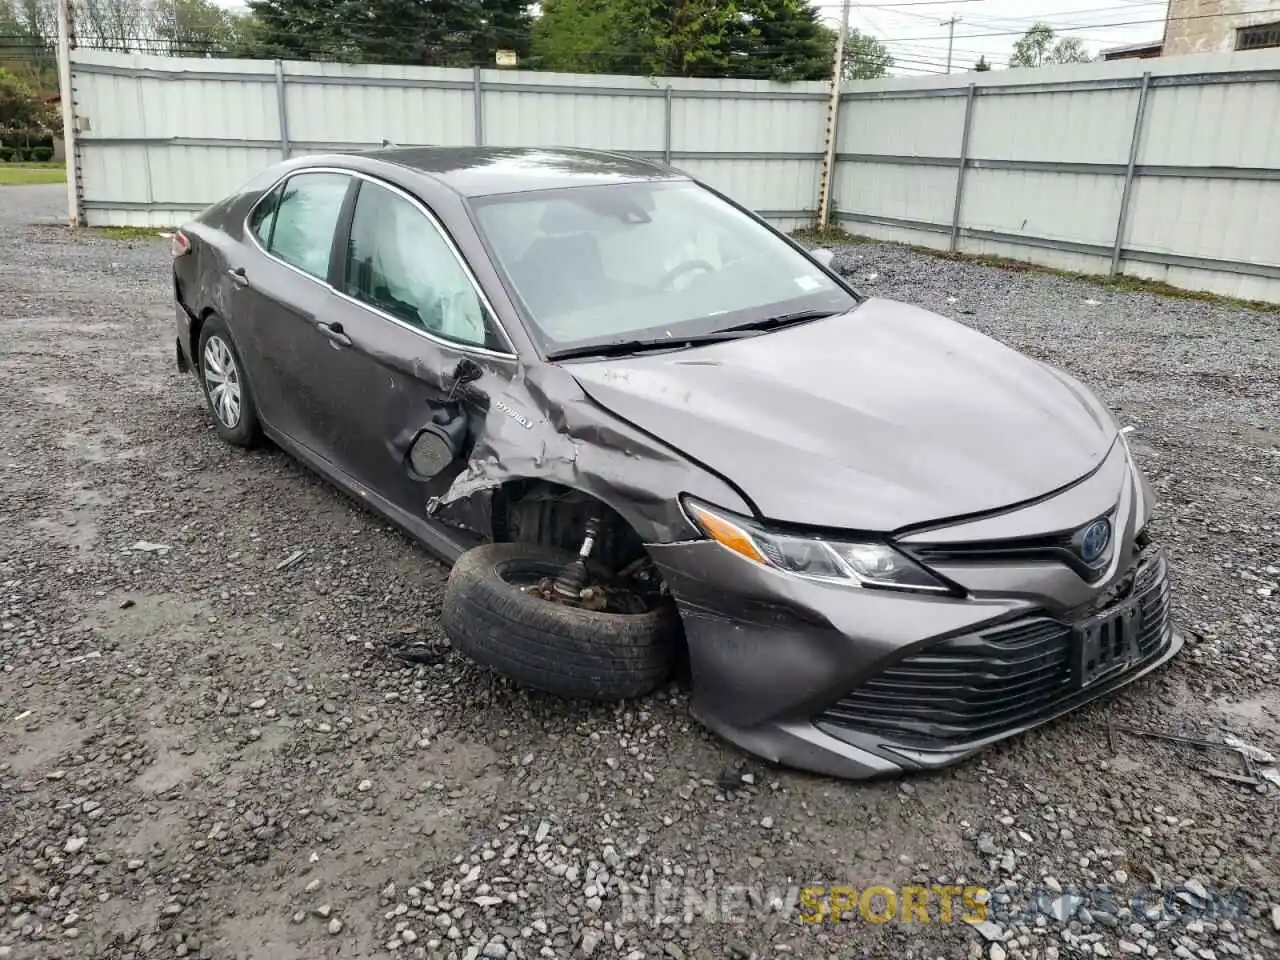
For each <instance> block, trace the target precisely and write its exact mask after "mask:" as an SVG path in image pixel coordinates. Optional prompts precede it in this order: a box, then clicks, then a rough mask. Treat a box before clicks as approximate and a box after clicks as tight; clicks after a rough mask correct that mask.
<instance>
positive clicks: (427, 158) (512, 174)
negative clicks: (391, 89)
mask: <svg viewBox="0 0 1280 960" xmlns="http://www.w3.org/2000/svg"><path fill="white" fill-rule="evenodd" d="M363 156H364V157H366V158H368V159H370V160H376V161H383V162H386V163H394V164H398V165H399V166H402V167H408V168H409V169H411V170H415V171H417V172H418V173H422V174H425V175H426V176H428V177H430V178H431V179H433V180H436V181H438V182H440V183H442V184H444V185H445V186H446V187H448V188H450V189H451V190H454V191H455V192H457V193H459V194H461V195H462V196H464V197H483V196H490V195H493V194H501V193H523V192H526V191H529V190H549V189H560V188H564V187H579V186H589V185H593V184H608V183H633V182H638V181H645V180H677V179H688V178H687V177H685V176H684V175H683V174H680V173H677V172H676V171H674V170H670V169H668V168H666V167H663V166H660V165H659V164H657V163H652V162H650V161H647V160H639V159H636V158H635V157H630V156H627V155H626V154H621V153H607V152H605V151H602V150H582V149H573V148H563V147H392V148H389V149H383V150H377V151H371V152H369V153H365V154H363Z"/></svg>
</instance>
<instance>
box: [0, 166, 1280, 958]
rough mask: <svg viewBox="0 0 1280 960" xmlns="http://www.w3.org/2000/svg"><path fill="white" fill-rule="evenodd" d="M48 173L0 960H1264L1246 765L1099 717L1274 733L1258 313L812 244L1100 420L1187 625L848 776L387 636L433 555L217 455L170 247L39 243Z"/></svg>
mask: <svg viewBox="0 0 1280 960" xmlns="http://www.w3.org/2000/svg"><path fill="white" fill-rule="evenodd" d="M61 196H62V194H61V190H60V188H9V189H4V190H0V251H2V252H0V410H3V416H0V960H3V958H21V960H26V958H36V957H39V958H50V960H56V958H64V957H101V958H119V960H124V958H151V957H166V958H167V957H193V958H249V957H253V958H264V960H292V958H299V960H302V958H306V960H314V958H327V957H344V958H352V957H413V958H425V957H455V958H463V957H465V958H477V957H486V958H503V957H507V958H527V957H581V956H587V957H598V958H636V960H639V958H649V957H654V958H657V957H665V958H672V960H681V958H695V957H697V958H701V957H713V958H718V957H735V958H750V957H758V958H764V957H778V956H796V957H805V958H810V957H818V958H824V957H833V958H836V957H840V958H843V957H861V956H866V957H891V958H911V957H920V958H925V957H929V958H934V957H948V958H950V957H963V958H975V960H976V958H990V960H1001V958H1043V960H1065V958H1079V957H1125V956H1133V957H1165V958H1168V957H1178V958H1182V960H1215V958H1229V957H1241V958H1255V960H1268V958H1275V957H1277V956H1280V840H1278V838H1277V823H1278V822H1280V818H1278V816H1277V812H1278V809H1280V787H1275V786H1269V785H1265V784H1264V786H1263V787H1262V788H1260V789H1259V788H1254V787H1252V786H1248V785H1244V784H1240V783H1236V782H1232V781H1229V780H1223V779H1220V778H1217V777H1215V776H1212V775H1210V774H1209V770H1210V769H1212V768H1214V767H1224V768H1227V769H1229V770H1236V769H1239V768H1238V767H1234V766H1230V765H1231V764H1232V763H1233V761H1235V760H1238V757H1232V756H1226V757H1218V756H1210V755H1207V754H1201V753H1198V752H1197V751H1195V750H1194V749H1192V748H1188V747H1185V746H1182V745H1178V744H1174V743H1169V742H1164V741H1159V740H1148V739H1142V738H1139V737H1136V736H1134V735H1133V734H1131V733H1128V732H1125V731H1124V730H1121V729H1118V728H1121V727H1123V728H1143V729H1155V730H1162V731H1170V732H1174V733H1179V734H1185V735H1188V736H1192V737H1200V738H1204V739H1218V738H1220V737H1222V736H1223V735H1227V734H1230V735H1234V736H1236V737H1238V738H1239V739H1240V741H1242V742H1244V743H1247V744H1250V745H1253V746H1255V747H1256V748H1258V749H1261V750H1266V751H1270V752H1271V753H1272V754H1275V753H1277V752H1280V716H1278V714H1280V693H1278V691H1280V663H1278V662H1277V618H1276V612H1277V602H1278V600H1277V581H1280V534H1278V527H1277V515H1278V514H1280V490H1278V487H1277V481H1278V480H1280V470H1278V469H1277V468H1278V467H1280V459H1278V457H1280V449H1278V444H1277V436H1278V434H1277V429H1278V428H1280V418H1278V415H1277V411H1278V410H1280V347H1278V346H1277V337H1276V331H1277V325H1278V324H1280V318H1278V317H1277V316H1276V315H1267V314H1259V313H1254V312H1250V311H1248V310H1245V309H1239V308H1235V307H1232V306H1225V305H1219V304H1209V303H1201V302H1196V301H1190V300H1181V299H1166V298H1160V297H1156V296H1152V295H1147V294H1136V293H1119V292H1115V291H1112V290H1108V289H1104V288H1102V287H1099V286H1096V285H1093V284H1089V283H1086V282H1081V281H1076V280H1070V279H1064V278H1057V277H1049V276H1044V275H1041V274H1037V273H1032V272H1018V271H1007V270H1002V269H995V268H989V267H984V266H975V265H972V264H962V263H955V262H949V261H944V260H939V259H934V258H930V257H927V256H923V255H920V254H917V253H913V252H910V251H907V250H904V249H901V248H896V247H891V246H884V245H865V246H851V247H848V248H842V249H840V250H839V251H838V261H837V262H838V263H839V264H840V265H841V266H842V268H844V269H846V270H847V271H848V272H849V273H850V275H851V276H852V277H853V278H854V279H855V280H856V281H857V282H858V283H859V285H860V286H862V287H863V288H864V289H865V290H867V291H868V292H870V293H873V294H876V295H883V296H890V297H896V298H900V299H905V300H909V301H912V302H915V303H918V304H921V305H923V306H925V307H928V308H931V309H934V310H937V311H939V312H942V313H945V314H948V315H951V316H954V317H956V318H957V319H959V320H960V321H962V322H964V323H968V324H972V325H973V326H975V327H978V328H980V329H982V330H984V331H986V332H988V333H991V334H994V335H995V336H997V337H999V338H1001V339H1002V340H1004V341H1006V342H1007V343H1010V344H1011V345H1013V346H1015V347H1017V348H1020V349H1023V350H1025V351H1027V352H1029V353H1031V354H1033V355H1035V356H1037V357H1041V358H1043V359H1046V360H1049V361H1051V362H1053V363H1056V364H1060V365H1061V366H1063V367H1065V368H1066V369H1068V370H1069V371H1071V372H1072V373H1073V374H1075V375H1077V376H1079V377H1081V378H1082V379H1084V380H1085V381H1086V382H1088V383H1089V384H1091V385H1092V386H1093V387H1095V388H1096V389H1098V390H1099V391H1100V393H1101V394H1102V396H1103V397H1104V398H1105V399H1106V400H1107V401H1108V402H1110V403H1111V404H1113V405H1114V407H1115V408H1116V409H1117V410H1118V411H1120V412H1121V414H1122V416H1123V418H1124V420H1125V421H1126V422H1128V423H1131V424H1133V425H1134V426H1135V427H1136V432H1135V434H1134V439H1135V441H1136V445H1137V450H1138V452H1139V454H1140V456H1141V458H1142V460H1143V461H1144V462H1145V465H1146V467H1147V469H1148V471H1149V473H1150V477H1151V480H1152V483H1153V486H1154V487H1155V489H1156V491H1157V492H1158V494H1159V498H1160V501H1161V508H1160V514H1159V518H1158V520H1157V521H1156V523H1155V527H1154V532H1155V535H1156V536H1157V538H1158V539H1160V540H1162V541H1163V542H1164V543H1165V544H1166V545H1167V547H1168V550H1169V552H1170V556H1171V560H1172V567H1173V576H1174V585H1175V599H1174V605H1175V608H1176V612H1177V617H1178V622H1179V625H1180V626H1181V628H1182V629H1183V630H1184V631H1185V632H1186V634H1187V638H1188V647H1187V649H1186V651H1185V653H1184V654H1183V655H1182V656H1181V657H1179V658H1178V659H1177V660H1176V661H1175V662H1174V663H1173V664H1172V665H1171V666H1170V667H1169V668H1168V669H1166V670H1164V671H1162V672H1161V673H1159V674H1158V675H1156V676H1154V677H1152V678H1150V679H1148V680H1146V681H1144V682H1142V683H1140V684H1138V685H1137V686H1135V687H1131V688H1129V689H1127V690H1126V691H1124V692H1122V693H1121V694H1119V695H1116V696H1113V697H1111V698H1109V699H1108V700H1106V701H1105V703H1103V704H1100V705H1094V706H1092V707H1090V708H1087V709H1085V710H1083V711H1081V712H1079V713H1077V714H1075V715H1073V716H1071V717H1069V718H1066V719H1064V720H1062V721H1059V722H1057V723H1054V724H1052V725H1051V726H1049V727H1048V728H1044V729H1041V730H1038V731H1035V732H1033V733H1030V734H1028V735H1025V736H1022V737H1019V738H1017V739H1016V740H1014V741H1013V742H1011V743H1007V744H1004V745H1002V746H999V747H997V748H995V749H992V750H990V751H988V752H987V753H985V754H983V755H981V756H980V757H978V758H976V759H974V760H971V761H970V762H967V763H965V764H963V765H961V766H959V767H957V768H954V769H952V770H949V771H946V772H943V773H940V774H936V775H930V776H923V777H914V778H910V779H907V780H903V781H900V782H893V781H890V782H878V783H871V784H867V783H842V782H838V781H834V780H830V779H825V778H820V777H813V776H806V775H802V774H797V773H794V772H791V771H787V770H782V769H777V768H774V767H772V766H770V765H767V764H764V763H761V762H759V761H757V760H755V759H753V758H751V757H747V756H745V755H743V754H741V753H739V752H737V751H735V750H734V749H732V748H731V747H729V746H727V745H725V744H724V743H722V742H721V741H719V740H717V739H715V738H714V737H712V736H710V735H708V734H707V733H705V732H704V731H702V730H701V728H699V727H698V726H697V725H696V724H695V723H694V722H693V721H692V719H691V718H690V716H689V713H688V693H687V691H686V690H684V689H682V688H680V687H679V686H676V685H673V686H672V687H670V688H669V689H666V690H663V691H662V692H660V693H659V694H657V695H655V696H653V697H651V698H649V699H646V700H644V701H642V702H639V703H633V704H628V705H625V706H620V707H614V708H608V707H599V706H582V705H578V704H570V703H563V702H558V701H555V700H552V699H549V698H546V697H541V696H536V695H533V694H529V693H526V692H523V691H521V690H518V689H516V688H515V687H513V686H512V685H510V684H508V683H506V682H505V681H502V680H500V679H497V678H495V677H493V676H491V675H489V674H487V673H485V672H484V671H482V670H480V669H478V668H475V667H473V666H471V665H470V664H468V663H467V662H465V661H463V660H462V659H461V658H460V657H458V656H457V655H454V654H448V653H447V654H446V655H445V656H443V657H441V658H438V662H434V663H412V662H405V661H404V660H403V659H400V658H398V657H396V656H395V655H394V654H395V652H396V651H397V650H398V649H400V648H401V647H402V646H403V644H405V643H406V642H422V643H425V644H428V645H431V646H440V645H443V644H444V642H445V641H444V638H443V637H442V636H440V633H439V628H438V626H437V617H438V613H439V604H440V591H441V587H442V585H443V583H444V581H445V577H446V575H447V574H446V571H445V570H444V569H443V568H442V567H441V566H439V565H438V564H436V563H435V562H434V561H433V560H431V559H430V558H429V557H428V556H426V555H425V554H424V553H423V552H422V551H420V550H419V549H417V548H416V547H415V546H413V545H412V544H411V543H410V542H409V541H408V540H407V539H406V538H404V537H403V536H401V535H400V534H399V533H397V532H396V531H394V530H392V529H390V528H389V527H388V526H387V525H386V524H385V523H384V522H382V521H380V520H378V519H376V518H375V517H372V516H370V515H369V514H367V513H365V512H363V511H362V510H361V509H360V508H359V507H358V506H357V505H355V504H354V503H352V502H351V501H349V500H347V499H346V498H344V497H343V496H342V495H340V494H338V493H336V492H335V491H334V490H333V489H331V488H330V487H329V486H327V485H326V484H325V483H323V482H322V481H320V480H319V479H317V478H316V477H315V476H313V475H312V474H310V473H308V472H307V471H306V470H305V469H303V468H302V467H300V466H298V465H297V464H295V463H294V462H292V461H291V460H289V459H288V458H287V457H285V456H284V455H282V454H281V453H279V452H278V451H273V450H270V449H268V450H264V451H259V452H253V453H245V452H242V451H239V450H235V449H231V448H229V447H227V446H224V445H223V444H221V443H220V442H219V441H218V440H217V438H216V437H215V435H214V433H213V431H212V429H211V427H210V422H209V418H208V416H207V415H206V413H205V411H204V409H203V408H202V406H201V403H200V401H199V397H198V394H197V391H196V387H195V384H194V382H193V381H192V380H191V378H190V377H188V376H181V375H179V374H178V373H177V372H176V370H175V369H174V362H173V340H172V333H171V326H170V325H171V314H172V307H171V301H170V296H169V284H168V279H167V276H168V274H167V270H168V264H167V246H166V243H165V241H164V240H162V239H159V238H156V239H149V238H148V239H142V240H136V241H124V240H118V239H109V238H105V237H98V236H81V235H76V234H73V233H72V232H71V231H69V230H67V229H66V228H65V227H62V226H59V225H58V224H57V222H56V221H57V216H58V209H59V207H58V205H59V202H60V199H61ZM903 389H904V390H909V389H910V384H903ZM797 415H802V414H801V413H800V412H797ZM1011 442H1012V441H1011ZM295 555H297V556H295ZM290 558H293V562H292V563H284V561H286V560H289V559H290ZM428 659H431V658H428ZM1108 722H1110V723H1111V724H1112V725H1113V729H1112V731H1111V733H1110V734H1108V730H1107V724H1108ZM1255 768H1256V769H1265V768H1266V763H1265V760H1263V759H1262V758H1261V757H1259V759H1258V760H1257V761H1256V764H1255ZM815 884H827V885H851V886H855V887H857V888H859V889H860V890H861V889H863V888H866V887H869V886H875V885H879V886H888V887H890V888H894V889H897V890H898V891H901V888H902V887H903V886H906V885H922V886H926V887H930V886H934V885H954V886H956V887H961V888H963V887H966V886H978V887H982V888H984V889H985V890H986V891H987V892H986V893H979V894H978V895H977V896H976V897H975V901H977V902H978V903H979V904H980V903H981V901H986V913H987V917H986V920H985V922H982V923H980V924H977V925H970V924H966V923H961V922H957V920H958V914H959V907H958V906H957V914H956V916H953V917H952V922H949V923H948V922H940V921H941V914H940V913H939V910H938V908H937V905H936V901H935V903H934V905H933V906H931V907H930V916H931V919H932V920H933V921H934V922H931V923H927V924H925V923H919V922H909V923H902V922H889V923H874V922H869V921H868V920H867V919H863V918H860V917H858V916H857V914H856V913H855V914H854V915H853V917H852V919H850V920H848V921H846V922H844V923H841V924H834V923H822V924H818V925H812V924H806V923H803V922H801V921H800V918H799V915H800V913H801V912H802V910H803V907H797V906H796V903H795V896H796V888H797V887H800V886H809V885H815ZM637 891H639V892H637ZM644 891H647V892H648V897H647V899H646V898H645V897H644V896H642V892H644ZM664 891H665V892H666V893H667V894H669V895H670V896H669V899H668V900H666V901H665V902H662V903H658V904H657V905H656V906H655V895H656V894H658V893H663V892H664ZM690 892H694V893H701V895H702V897H704V898H705V897H706V896H707V894H708V893H711V894H712V896H711V898H710V899H709V900H708V899H699V898H696V897H689V898H687V899H686V894H688V893H690ZM856 896H857V895H856V894H855V898H856ZM878 897H879V895H877V899H874V900H873V901H871V906H872V911H873V912H874V911H879V913H878V915H879V916H883V914H884V912H886V911H885V910H884V907H885V905H884V904H883V902H882V900H881V899H879V898H878ZM957 903H958V901H957ZM645 906H647V907H648V910H647V912H646V911H644V910H643V909H642V908H643V907H645ZM708 914H710V915H708ZM908 916H909V917H910V914H908Z"/></svg>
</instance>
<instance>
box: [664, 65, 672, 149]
mask: <svg viewBox="0 0 1280 960" xmlns="http://www.w3.org/2000/svg"><path fill="white" fill-rule="evenodd" d="M671 100H672V93H671V84H669V83H668V84H667V92H666V106H665V107H664V113H663V116H662V162H663V163H665V164H666V165H667V166H668V167H669V166H671Z"/></svg>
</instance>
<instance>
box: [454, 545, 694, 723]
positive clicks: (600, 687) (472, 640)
mask: <svg viewBox="0 0 1280 960" xmlns="http://www.w3.org/2000/svg"><path fill="white" fill-rule="evenodd" d="M573 559H574V555H573V554H571V553H568V552H566V551H563V550H556V549H553V548H550V547H543V546H538V545H535V544H525V543H493V544H486V545H485V546H482V547H476V548H475V549H473V550H470V551H468V552H467V553H465V554H463V555H462V556H461V557H460V558H459V559H458V562H457V563H456V564H455V565H454V567H453V572H452V573H451V574H450V575H449V584H448V587H447V588H446V589H445V596H444V610H443V618H442V620H443V626H444V631H445V633H446V634H448V636H449V639H450V640H451V641H452V642H453V645H454V646H455V647H457V648H458V650H460V651H461V652H462V653H464V654H466V655H467V656H468V657H470V658H471V659H472V660H475V661H476V662H477V663H480V664H483V665H484V666H487V667H490V668H491V669H493V670H495V671H497V672H498V673H501V674H502V675H504V676H506V677H509V678H510V679H512V680H514V681H516V682H517V683H519V684H521V685H523V686H526V687H531V688H533V689H535V690H542V691H544V692H546V693H552V694H556V695H558V696H562V697H569V698H573V699H582V700H601V701H609V700H626V699H630V698H632V697H640V696H644V695H645V694H647V693H650V692H652V691H653V690H654V689H656V688H657V687H658V686H660V685H661V684H662V683H663V682H664V681H665V680H666V679H667V678H668V677H669V676H670V675H671V670H672V666H673V664H674V662H675V654H676V649H677V645H678V644H677V641H678V638H679V636H680V620H679V615H678V614H677V613H676V610H675V607H674V605H673V604H672V603H671V601H670V600H669V599H667V598H665V597H654V598H652V599H651V600H648V601H646V600H645V599H643V598H641V597H640V596H638V595H635V594H622V593H617V594H613V595H611V597H610V603H609V609H606V610H604V611H600V610H588V609H584V608H583V607H580V606H572V605H567V604H564V603H561V602H558V601H556V600H549V599H545V597H544V592H543V591H541V590H540V589H539V585H540V584H544V583H545V582H546V581H548V580H554V579H555V577H556V576H557V574H559V573H560V571H561V570H563V569H564V568H565V566H566V565H567V564H569V563H571V562H572V561H573ZM606 593H609V591H606ZM620 611H626V612H620Z"/></svg>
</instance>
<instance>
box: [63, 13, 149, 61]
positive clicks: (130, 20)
mask: <svg viewBox="0 0 1280 960" xmlns="http://www.w3.org/2000/svg"><path fill="white" fill-rule="evenodd" d="M75 17H76V35H77V36H78V37H79V38H81V39H83V40H87V41H88V42H89V43H90V44H91V45H93V46H98V47H102V48H104V49H108V50H119V51H121V52H124V53H128V52H130V51H132V50H138V49H141V48H143V47H144V46H145V45H146V43H145V41H146V39H147V33H148V28H149V27H150V21H151V9H150V5H149V4H147V3H146V2H145V0H76V3H75Z"/></svg>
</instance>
